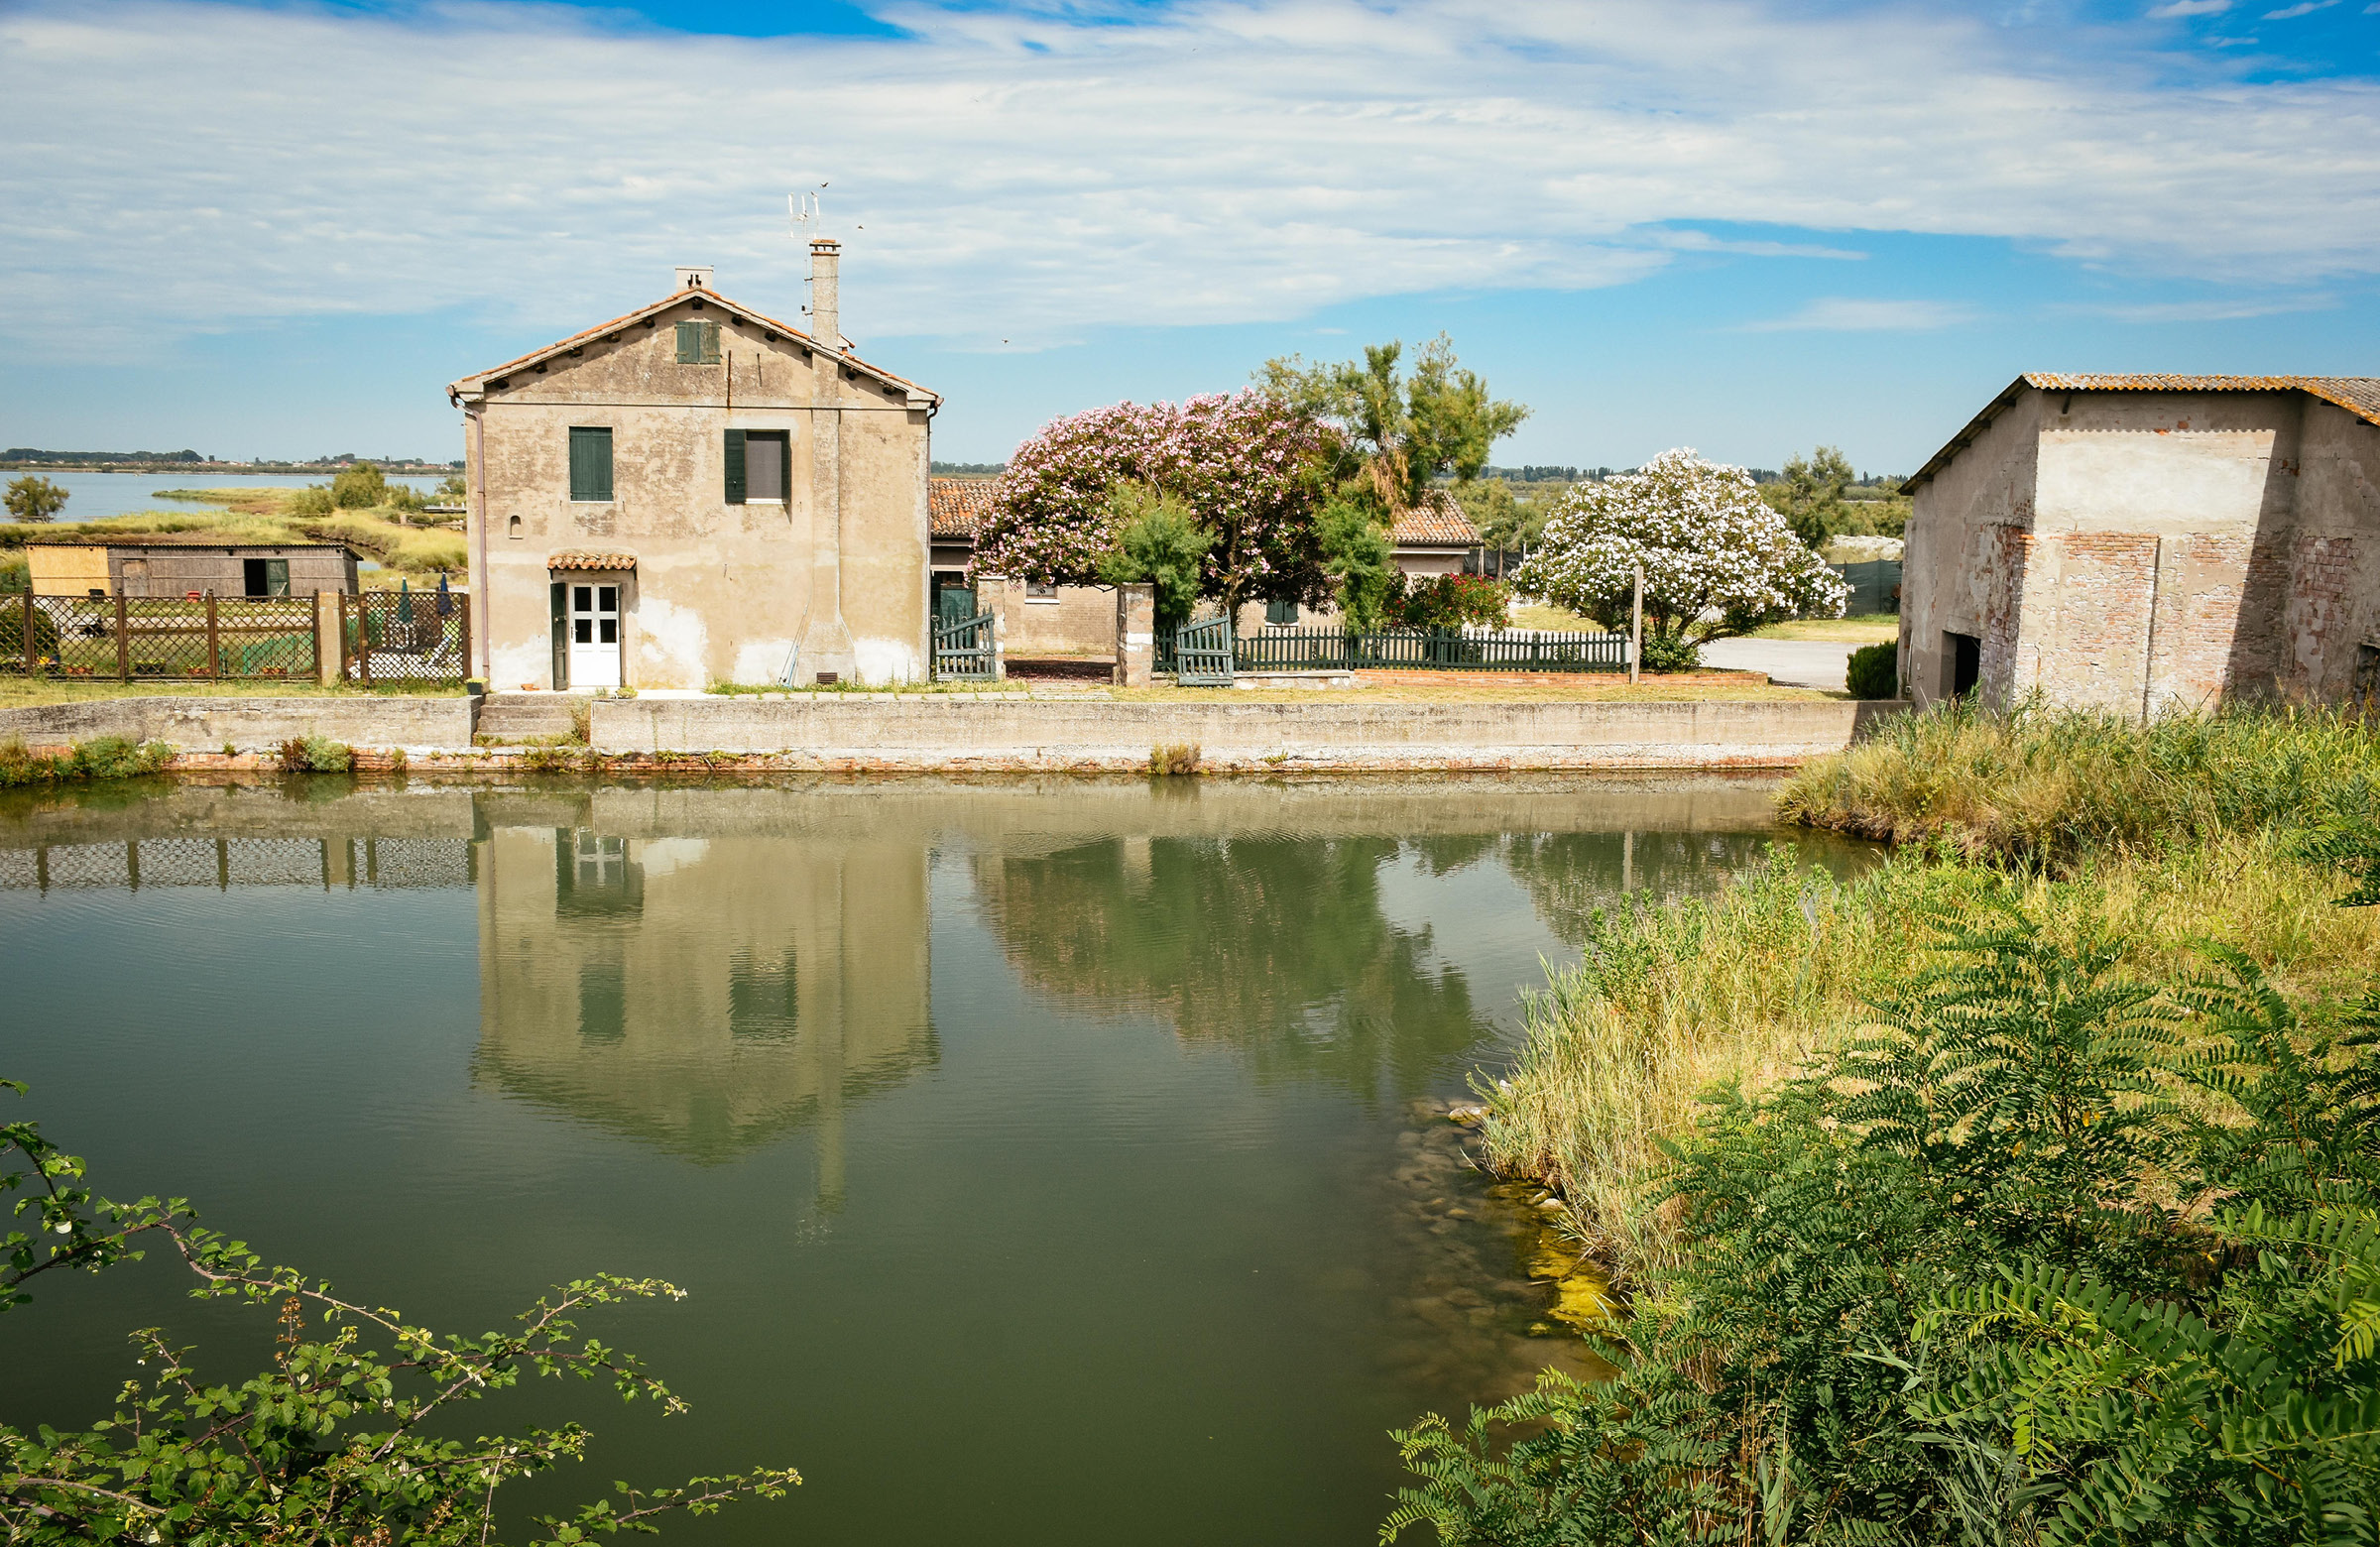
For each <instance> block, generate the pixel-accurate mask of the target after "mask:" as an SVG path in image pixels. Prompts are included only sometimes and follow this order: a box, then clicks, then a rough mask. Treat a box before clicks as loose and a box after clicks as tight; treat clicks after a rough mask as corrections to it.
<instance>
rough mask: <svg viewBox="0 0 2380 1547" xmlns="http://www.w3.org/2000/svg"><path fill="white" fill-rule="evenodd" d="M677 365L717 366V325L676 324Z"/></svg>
mask: <svg viewBox="0 0 2380 1547" xmlns="http://www.w3.org/2000/svg"><path fill="white" fill-rule="evenodd" d="M677 363H678V364H680V365H717V364H718V363H719V324H718V323H716V322H680V323H679V324H677Z"/></svg>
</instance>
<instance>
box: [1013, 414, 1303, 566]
mask: <svg viewBox="0 0 2380 1547" xmlns="http://www.w3.org/2000/svg"><path fill="white" fill-rule="evenodd" d="M1330 440H1331V431H1330V430H1329V429H1327V428H1326V427H1325V426H1323V425H1322V424H1321V423H1320V422H1319V421H1317V420H1316V419H1314V418H1313V417H1312V416H1309V415H1306V414H1304V413H1301V412H1300V411H1298V410H1297V409H1294V408H1292V407H1291V406H1290V405H1288V404H1286V403H1284V402H1282V401H1281V400H1280V399H1278V398H1275V397H1272V396H1270V395H1268V394H1266V393H1263V392H1260V391H1257V390H1256V389H1254V388H1249V389H1246V390H1243V391H1241V392H1236V393H1229V394H1211V395H1209V396H1205V397H1198V398H1192V399H1190V400H1189V401H1188V402H1186V403H1179V404H1174V403H1151V404H1146V405H1143V404H1137V403H1118V404H1113V405H1111V406H1109V407H1107V408H1104V409H1092V410H1089V411H1088V412H1086V413H1082V414H1076V415H1072V416H1068V417H1066V418H1061V419H1054V420H1052V421H1051V422H1050V423H1048V424H1045V425H1043V426H1042V428H1041V431H1040V433H1038V434H1036V435H1034V436H1033V437H1032V438H1031V439H1030V440H1027V441H1026V442H1024V444H1022V445H1020V446H1018V447H1017V448H1016V451H1015V454H1014V455H1012V456H1011V457H1010V458H1009V469H1008V471H1007V472H1006V473H1004V474H1003V475H1002V476H1001V480H1000V494H999V496H998V498H997V500H996V501H995V503H994V505H993V508H992V511H991V514H990V515H989V516H987V517H986V518H985V521H984V525H983V528H982V530H981V531H980V532H979V533H978V534H977V535H976V564H977V567H979V568H980V569H982V570H983V571H985V572H986V573H989V574H1001V575H1009V576H1011V577H1013V578H1017V579H1026V580H1043V581H1052V582H1055V583H1057V584H1060V585H1085V584H1090V583H1092V582H1094V581H1095V580H1096V579H1097V578H1098V568H1099V560H1100V557H1101V555H1102V554H1105V553H1108V552H1111V551H1113V550H1114V548H1115V547H1116V545H1117V533H1116V531H1115V527H1114V524H1113V522H1112V521H1111V519H1110V517H1109V514H1108V505H1107V501H1108V493H1109V491H1110V490H1111V489H1112V488H1114V487H1115V486H1116V485H1117V484H1119V483H1122V482H1126V481H1128V480H1138V481H1139V482H1142V483H1147V484H1152V485H1154V486H1156V487H1157V488H1159V489H1162V490H1165V491H1166V492H1168V493H1170V494H1173V495H1176V496H1178V497H1179V498H1181V499H1182V500H1183V501H1185V502H1186V503H1187V504H1188V505H1189V507H1190V510H1191V512H1192V514H1193V515H1194V516H1195V517H1196V518H1197V520H1198V523H1199V525H1200V526H1202V527H1204V528H1205V529H1206V530H1207V531H1208V532H1209V533H1211V534H1213V535H1214V538H1215V544H1214V546H1213V547H1211V548H1210V549H1208V552H1207V560H1206V575H1205V578H1204V583H1203V584H1202V585H1201V587H1200V592H1201V594H1202V595H1206V596H1225V595H1229V596H1231V597H1232V598H1233V599H1235V600H1246V599H1249V598H1257V597H1265V598H1277V599H1280V600H1284V601H1289V600H1295V601H1305V602H1315V601H1319V600H1320V599H1321V598H1322V596H1323V594H1324V593H1325V592H1326V591H1327V589H1328V587H1329V581H1328V579H1327V578H1326V577H1325V576H1324V575H1323V573H1322V554H1321V551H1320V545H1319V539H1318V537H1317V535H1316V534H1315V531H1314V517H1315V513H1316V511H1317V510H1318V509H1319V507H1320V504H1321V497H1322V495H1323V493H1324V492H1325V490H1324V481H1323V477H1322V474H1321V471H1320V469H1321V467H1322V465H1323V459H1324V454H1325V453H1326V452H1327V451H1328V450H1329V449H1330Z"/></svg>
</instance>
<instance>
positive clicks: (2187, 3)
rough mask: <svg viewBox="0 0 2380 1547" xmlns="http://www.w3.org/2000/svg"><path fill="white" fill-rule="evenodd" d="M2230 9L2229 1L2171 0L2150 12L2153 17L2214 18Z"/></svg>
mask: <svg viewBox="0 0 2380 1547" xmlns="http://www.w3.org/2000/svg"><path fill="white" fill-rule="evenodd" d="M2230 9H2231V0H2173V3H2172V4H2170V5H2161V6H2158V7H2157V8H2155V9H2154V10H2152V11H2150V12H2149V14H2150V15H2151V16H2154V17H2159V18H2163V17H2170V16H2216V15H2220V14H2221V13H2222V12H2225V11H2228V10H2230Z"/></svg>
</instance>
